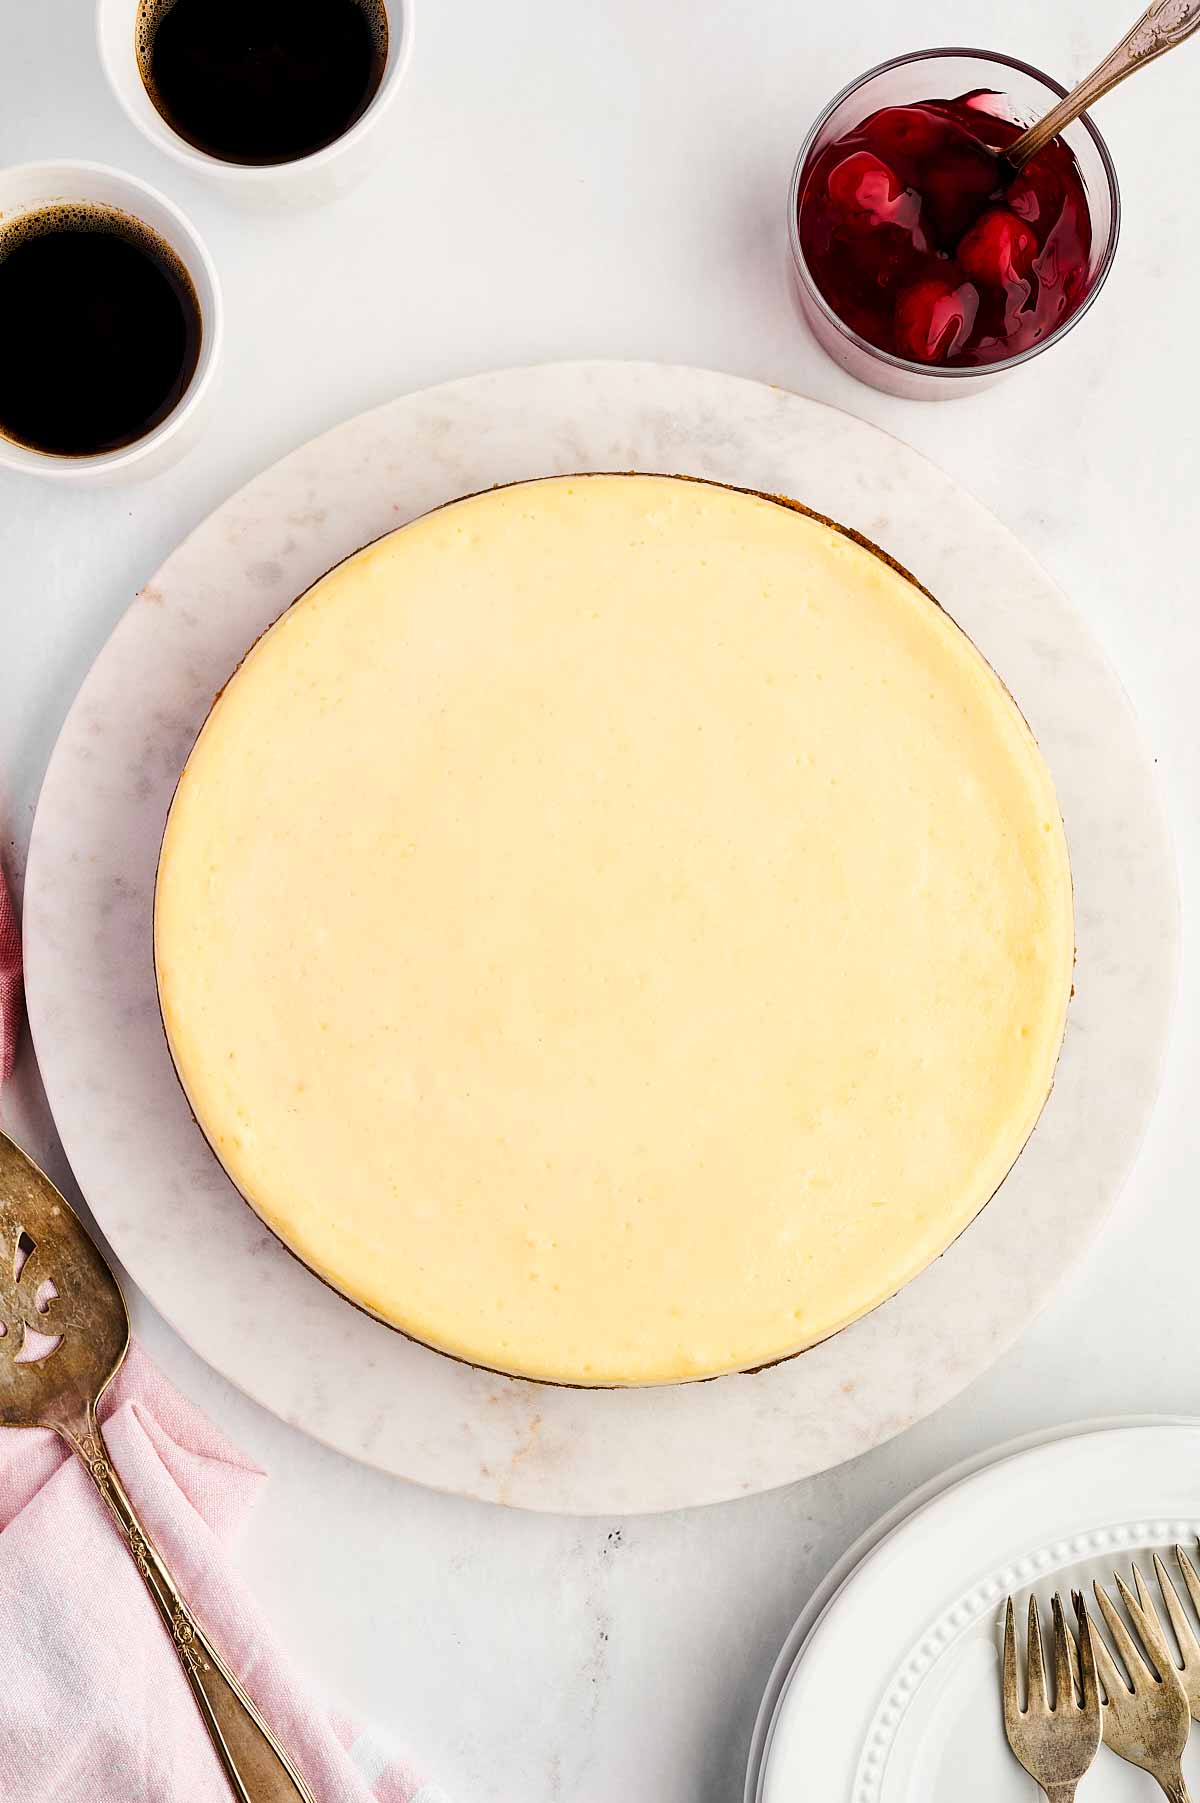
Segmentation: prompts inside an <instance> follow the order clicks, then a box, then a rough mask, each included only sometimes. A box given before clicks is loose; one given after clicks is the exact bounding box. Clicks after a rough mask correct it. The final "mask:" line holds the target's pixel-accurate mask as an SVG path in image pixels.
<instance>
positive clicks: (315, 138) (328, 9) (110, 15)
mask: <svg viewBox="0 0 1200 1803" xmlns="http://www.w3.org/2000/svg"><path fill="white" fill-rule="evenodd" d="M96 31H97V41H98V44H99V48H100V60H101V63H102V64H103V67H104V71H105V73H106V75H107V77H108V80H109V83H110V85H111V87H112V90H113V92H114V93H115V95H116V97H117V99H118V101H119V102H120V104H121V106H122V108H123V109H124V111H125V113H126V115H127V116H128V117H129V118H130V119H131V120H132V121H133V123H134V124H135V125H136V126H137V128H138V130H139V131H141V132H142V133H143V134H144V136H146V137H147V138H149V139H150V141H151V143H153V144H155V145H157V147H158V148H159V149H160V150H164V151H166V153H167V154H168V156H171V157H174V159H175V160H176V161H177V162H180V163H183V164H184V165H186V167H188V168H189V169H191V170H192V171H193V172H194V173H196V174H199V175H202V176H207V177H210V178H215V179H217V180H219V181H221V182H222V184H223V185H224V186H225V187H226V189H227V190H229V191H231V192H233V193H235V194H237V195H239V196H241V197H244V198H248V199H250V200H255V199H260V198H261V199H266V200H269V201H277V200H289V199H298V200H301V201H303V200H308V199H315V198H320V197H322V196H323V195H325V194H328V193H331V192H337V191H338V190H339V189H341V188H343V187H345V186H346V185H347V184H348V182H349V181H351V180H353V179H354V178H355V177H356V176H357V175H358V174H360V173H361V172H362V170H363V169H364V168H365V167H366V165H367V164H368V163H369V161H370V160H371V156H372V154H373V152H374V151H375V150H377V149H378V148H379V126H380V125H381V123H382V121H383V118H384V115H385V113H386V112H387V109H388V107H389V106H390V105H391V103H392V101H393V100H394V98H395V96H396V93H397V90H398V89H399V86H400V81H401V79H402V77H403V74H404V70H405V67H406V66H407V63H408V59H409V53H410V51H411V47H412V0H97V7H96Z"/></svg>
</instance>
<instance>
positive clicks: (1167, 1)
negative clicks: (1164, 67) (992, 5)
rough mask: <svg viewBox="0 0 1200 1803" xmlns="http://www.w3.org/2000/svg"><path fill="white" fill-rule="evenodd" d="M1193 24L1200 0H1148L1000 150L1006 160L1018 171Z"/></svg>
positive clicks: (1199, 15)
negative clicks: (1084, 72) (1100, 57)
mask: <svg viewBox="0 0 1200 1803" xmlns="http://www.w3.org/2000/svg"><path fill="white" fill-rule="evenodd" d="M1197 27H1200V0H1151V3H1150V5H1149V6H1148V7H1147V8H1146V10H1145V12H1144V13H1143V14H1142V16H1141V18H1140V19H1138V20H1137V22H1136V23H1135V24H1133V25H1131V26H1130V27H1129V30H1128V31H1127V32H1126V33H1125V36H1124V37H1123V38H1122V39H1121V42H1120V43H1119V44H1118V45H1117V47H1116V49H1115V50H1113V51H1110V53H1109V54H1108V56H1106V57H1105V59H1104V61H1103V62H1102V63H1101V64H1100V65H1099V66H1098V67H1097V68H1095V69H1093V70H1092V72H1091V74H1090V75H1088V76H1085V77H1084V79H1083V80H1082V81H1081V82H1080V83H1079V84H1078V86H1077V87H1074V88H1072V89H1071V92H1070V93H1069V94H1068V95H1066V97H1065V98H1064V99H1062V100H1060V101H1059V103H1058V105H1057V106H1056V107H1052V108H1051V109H1050V111H1049V112H1048V113H1047V114H1046V116H1045V118H1043V119H1039V120H1038V121H1037V124H1036V125H1031V126H1030V127H1029V130H1028V131H1025V132H1022V133H1021V136H1020V137H1019V138H1016V139H1014V141H1013V142H1012V143H1011V144H1010V145H1009V146H1008V148H1007V150H1006V151H1005V152H1004V156H1005V160H1006V161H1007V162H1009V163H1011V164H1012V165H1013V166H1014V168H1017V169H1020V168H1021V167H1022V165H1023V164H1025V163H1027V162H1028V161H1029V159H1030V157H1032V156H1036V155H1037V153H1038V151H1039V150H1044V149H1045V147H1046V145H1047V144H1048V143H1049V142H1050V140H1051V138H1056V137H1057V136H1058V134H1059V132H1060V131H1063V130H1064V129H1065V128H1066V127H1067V126H1068V125H1070V124H1071V122H1072V121H1073V120H1075V119H1078V117H1079V115H1080V113H1086V111H1087V109H1088V108H1089V107H1090V106H1094V105H1095V103H1096V101H1097V100H1100V99H1102V98H1103V96H1104V95H1105V94H1107V93H1108V92H1109V91H1110V89H1112V88H1115V87H1116V85H1117V83H1118V82H1119V81H1124V80H1125V77H1126V76H1127V75H1132V74H1133V73H1134V71H1135V70H1137V69H1142V68H1144V67H1145V66H1146V64H1147V63H1152V62H1153V61H1154V59H1155V57H1156V56H1162V55H1163V54H1164V53H1165V52H1166V51H1168V50H1174V48H1175V46H1176V45H1177V44H1182V43H1183V41H1184V39H1185V38H1190V37H1191V35H1192V33H1193V32H1194V31H1195V30H1196V29H1197Z"/></svg>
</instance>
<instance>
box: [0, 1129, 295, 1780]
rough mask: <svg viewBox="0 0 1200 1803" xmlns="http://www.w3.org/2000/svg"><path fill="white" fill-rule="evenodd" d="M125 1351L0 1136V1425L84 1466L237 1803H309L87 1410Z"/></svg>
mask: <svg viewBox="0 0 1200 1803" xmlns="http://www.w3.org/2000/svg"><path fill="white" fill-rule="evenodd" d="M128 1346H129V1316H128V1314H127V1313H126V1310H125V1298H124V1297H123V1296H122V1294H121V1291H120V1289H119V1287H118V1285H117V1280H116V1278H115V1277H114V1276H113V1274H112V1272H111V1271H110V1270H109V1268H108V1266H107V1264H106V1263H105V1261H104V1259H103V1258H102V1257H101V1255H100V1253H99V1251H98V1250H97V1248H96V1246H95V1245H94V1244H93V1242H92V1240H91V1239H90V1237H89V1235H88V1233H87V1231H86V1230H85V1228H84V1226H83V1223H82V1222H81V1221H80V1219H79V1217H78V1215H77V1214H76V1213H75V1211H74V1209H73V1208H72V1207H71V1206H70V1204H69V1203H68V1202H67V1201H66V1199H65V1198H64V1197H63V1196H61V1195H60V1194H59V1192H58V1191H57V1190H56V1189H55V1187H54V1185H53V1184H52V1183H51V1181H50V1179H49V1178H48V1177H47V1176H45V1175H44V1174H43V1172H41V1171H39V1169H38V1167H37V1166H36V1165H35V1164H34V1163H33V1162H32V1160H31V1159H28V1158H26V1156H25V1154H24V1153H23V1152H22V1151H20V1150H19V1149H18V1148H17V1147H16V1146H15V1145H14V1144H13V1142H12V1140H11V1139H9V1138H8V1137H7V1136H6V1135H5V1134H3V1133H0V1427H48V1428H52V1429H53V1431H54V1432H55V1433H56V1434H58V1435H59V1437H60V1438H61V1439H63V1440H65V1441H66V1443H67V1445H68V1446H69V1447H70V1449H71V1451H72V1452H73V1453H74V1454H75V1456H76V1457H77V1458H78V1459H79V1460H80V1461H81V1463H82V1464H83V1466H84V1468H85V1469H86V1471H87V1473H88V1476H89V1477H90V1478H91V1480H92V1482H93V1484H95V1486H96V1489H97V1490H98V1491H99V1492H100V1495H101V1497H102V1498H103V1499H104V1502H105V1503H106V1504H107V1506H108V1509H109V1512H110V1513H111V1515H112V1517H113V1520H114V1521H115V1522H116V1524H117V1527H118V1528H119V1529H120V1531H121V1533H122V1534H123V1535H124V1537H125V1540H126V1542H127V1544H128V1546H129V1551H130V1554H131V1555H132V1558H133V1561H134V1564H135V1565H136V1566H137V1568H138V1570H139V1572H140V1573H141V1574H142V1578H143V1580H144V1582H145V1585H146V1588H147V1590H148V1591H149V1592H150V1595H151V1596H152V1597H153V1598H154V1603H155V1606H156V1608H157V1609H158V1612H159V1614H160V1615H161V1617H162V1619H163V1624H164V1626H165V1627H166V1630H167V1633H168V1635H169V1636H170V1639H171V1643H172V1645H173V1646H174V1648H175V1651H176V1653H177V1654H178V1655H179V1661H180V1664H181V1665H182V1667H183V1670H184V1673H185V1674H186V1677H187V1680H188V1683H189V1684H190V1685H191V1688H192V1695H193V1696H194V1697H195V1699H196V1702H197V1704H198V1706H199V1709H200V1713H201V1715H202V1716H203V1718H204V1725H205V1727H206V1728H207V1729H208V1732H209V1736H210V1738H211V1740H212V1743H213V1746H214V1748H215V1749H216V1752H217V1756H218V1758H219V1759H220V1761H221V1764H222V1766H223V1768H224V1771H225V1776H226V1777H227V1779H228V1780H229V1785H230V1789H231V1790H232V1792H233V1795H234V1796H235V1797H236V1798H237V1803H313V1796H312V1792H311V1791H310V1790H309V1788H308V1786H307V1785H306V1784H305V1782H304V1780H303V1778H301V1776H300V1774H299V1773H298V1772H297V1770H296V1768H295V1766H294V1765H293V1764H292V1761H291V1759H290V1758H289V1757H288V1755H287V1753H286V1752H285V1751H284V1749H283V1748H282V1747H281V1746H280V1744H279V1742H278V1740H277V1739H276V1738H275V1736H274V1734H273V1733H272V1732H271V1730H270V1728H269V1727H268V1726H267V1724H266V1722H265V1721H264V1720H263V1718H262V1716H261V1715H260V1714H259V1712H258V1710H257V1709H256V1708H255V1706H254V1704H253V1703H252V1702H251V1700H250V1698H249V1697H248V1696H247V1695H246V1692H245V1691H244V1690H243V1689H242V1687H241V1685H240V1684H239V1683H238V1680H237V1679H236V1678H235V1677H234V1675H233V1673H232V1672H231V1671H230V1670H229V1667H228V1666H227V1665H226V1664H225V1662H224V1660H223V1659H222V1658H221V1656H220V1654H219V1653H218V1652H217V1650H216V1648H215V1647H214V1646H213V1644H212V1642H211V1641H210V1640H209V1638H208V1636H207V1634H206V1633H205V1632H204V1629H203V1628H202V1627H201V1625H200V1623H199V1622H198V1621H197V1620H196V1617H195V1616H194V1615H193V1614H192V1612H191V1610H190V1608H189V1607H188V1605H187V1604H186V1603H185V1602H184V1600H183V1598H182V1597H181V1596H180V1594H179V1591H178V1589H177V1588H176V1585H175V1581H174V1579H173V1578H172V1576H171V1574H170V1572H169V1571H168V1570H167V1566H166V1563H165V1561H164V1560H163V1557H162V1555H161V1553H160V1552H159V1551H158V1549H157V1547H156V1546H155V1545H154V1542H153V1541H152V1540H151V1538H150V1536H149V1534H148V1533H147V1532H146V1530H145V1528H144V1527H143V1526H142V1524H141V1522H140V1521H139V1520H138V1517H137V1515H136V1513H135V1511H134V1507H133V1504H132V1503H131V1502H130V1500H129V1498H128V1496H127V1495H126V1493H125V1488H124V1485H123V1484H122V1483H121V1480H120V1478H119V1477H118V1476H117V1473H116V1472H115V1470H114V1469H113V1466H112V1462H111V1461H110V1459H109V1457H108V1449H107V1448H106V1446H105V1444H104V1435H103V1433H102V1432H101V1430H100V1424H99V1422H98V1421H97V1419H96V1404H97V1403H98V1402H99V1400H100V1397H101V1395H102V1394H103V1392H104V1390H105V1389H106V1388H107V1386H108V1385H109V1383H111V1381H112V1379H113V1378H114V1377H115V1376H116V1374H117V1371H118V1370H119V1368H120V1365H121V1361H122V1359H123V1358H124V1357H125V1353H126V1350H127V1349H128ZM146 1707H147V1708H148V1709H149V1708H152V1707H153V1701H152V1699H151V1698H147V1699H146Z"/></svg>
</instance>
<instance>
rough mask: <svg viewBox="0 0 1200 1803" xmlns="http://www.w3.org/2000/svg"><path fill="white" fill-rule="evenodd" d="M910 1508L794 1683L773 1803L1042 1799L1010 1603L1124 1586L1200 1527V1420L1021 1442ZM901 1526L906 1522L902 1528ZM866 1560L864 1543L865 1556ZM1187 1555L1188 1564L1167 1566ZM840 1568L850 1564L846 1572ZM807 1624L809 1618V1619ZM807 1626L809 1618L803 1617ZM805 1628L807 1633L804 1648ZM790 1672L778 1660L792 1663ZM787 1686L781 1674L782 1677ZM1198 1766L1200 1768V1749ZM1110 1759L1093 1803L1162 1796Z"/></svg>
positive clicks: (1094, 1786) (765, 1799) (778, 1741)
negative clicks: (1005, 1698) (1026, 1744)
mask: <svg viewBox="0 0 1200 1803" xmlns="http://www.w3.org/2000/svg"><path fill="white" fill-rule="evenodd" d="M992 1457H993V1460H994V1462H991V1463H988V1464H987V1465H986V1466H985V1467H984V1468H983V1469H981V1470H975V1471H973V1472H969V1473H968V1474H967V1475H965V1476H964V1475H958V1476H957V1477H956V1476H955V1474H950V1475H949V1476H948V1477H947V1478H945V1479H942V1480H939V1484H945V1485H946V1486H947V1487H946V1488H941V1489H938V1491H937V1493H936V1494H935V1495H934V1496H933V1497H932V1499H931V1500H927V1501H925V1502H924V1503H923V1504H918V1505H917V1506H916V1507H915V1509H914V1510H913V1512H911V1513H907V1512H906V1511H907V1510H908V1509H909V1506H910V1505H909V1504H904V1505H901V1511H899V1513H901V1514H902V1515H903V1519H901V1520H900V1521H899V1522H898V1524H897V1523H896V1521H895V1516H896V1513H897V1512H893V1515H892V1516H891V1517H887V1518H885V1521H884V1522H883V1523H881V1524H880V1526H879V1527H878V1528H877V1529H875V1530H872V1533H871V1534H870V1535H868V1536H866V1542H867V1546H866V1550H865V1552H864V1553H863V1554H862V1556H861V1557H858V1558H857V1562H856V1563H855V1564H854V1566H853V1569H852V1570H851V1571H850V1572H849V1574H848V1575H844V1576H843V1577H842V1581H841V1583H840V1585H838V1586H837V1587H836V1588H835V1587H834V1584H835V1583H836V1577H834V1582H833V1583H830V1582H828V1581H827V1585H826V1586H825V1587H824V1591H825V1603H824V1607H823V1609H818V1608H817V1607H815V1606H814V1605H815V1604H816V1602H817V1599H814V1604H810V1607H809V1609H808V1611H806V1616H807V1618H808V1622H809V1628H808V1632H807V1634H806V1636H805V1637H804V1638H803V1642H802V1645H801V1647H800V1649H799V1651H798V1653H797V1655H796V1657H795V1659H794V1661H793V1662H792V1664H791V1666H790V1670H789V1671H788V1672H787V1674H786V1675H785V1677H784V1679H783V1683H782V1688H781V1693H780V1696H779V1700H778V1702H777V1704H776V1707H775V1712H774V1719H773V1721H772V1723H771V1727H770V1732H769V1734H768V1735H767V1736H766V1750H765V1757H764V1759H763V1762H762V1769H761V1773H760V1775H759V1778H758V1783H757V1790H756V1793H751V1792H750V1790H749V1786H748V1795H750V1794H757V1796H758V1798H759V1799H760V1803H803V1800H804V1799H805V1798H812V1799H814V1800H816V1799H820V1803H841V1800H843V1799H844V1800H845V1803H911V1800H912V1799H914V1798H918V1797H919V1798H920V1799H921V1800H922V1803H952V1800H954V1803H957V1800H958V1799H960V1798H961V1797H962V1796H963V1795H964V1792H965V1793H966V1794H967V1795H969V1796H970V1797H971V1799H972V1803H1004V1800H1005V1799H1007V1798H1014V1799H1019V1798H1022V1797H1031V1796H1036V1795H1037V1792H1036V1789H1034V1788H1033V1787H1031V1785H1030V1783H1029V1780H1028V1779H1027V1778H1026V1777H1025V1776H1024V1774H1023V1773H1022V1772H1021V1770H1020V1768H1019V1767H1018V1766H1017V1765H1016V1763H1015V1762H1014V1760H1013V1758H1012V1755H1011V1754H1010V1753H1009V1751H1008V1747H1007V1744H1006V1742H1005V1739H1004V1733H1003V1726H1002V1721H1001V1714H1000V1708H999V1657H1000V1648H1001V1628H1002V1614H1001V1611H1002V1609H1003V1603H1004V1598H1005V1597H1006V1596H1007V1595H1008V1594H1009V1593H1010V1592H1011V1593H1012V1594H1013V1596H1014V1597H1015V1598H1016V1599H1017V1602H1018V1605H1019V1606H1020V1607H1022V1608H1023V1606H1024V1604H1025V1602H1026V1600H1027V1598H1028V1596H1029V1595H1030V1593H1031V1592H1033V1593H1036V1594H1037V1596H1038V1598H1039V1600H1040V1601H1041V1603H1042V1605H1043V1612H1044V1614H1045V1615H1046V1617H1047V1618H1048V1615H1049V1599H1050V1597H1051V1595H1052V1593H1053V1592H1054V1591H1055V1590H1059V1591H1062V1592H1064V1593H1065V1592H1067V1591H1069V1590H1070V1589H1071V1588H1073V1587H1074V1588H1081V1589H1084V1590H1087V1589H1088V1588H1089V1587H1090V1585H1091V1581H1092V1579H1093V1578H1094V1577H1099V1578H1100V1579H1101V1581H1102V1582H1104V1583H1106V1584H1111V1578H1112V1574H1113V1571H1114V1569H1119V1570H1121V1571H1122V1572H1123V1573H1124V1574H1125V1575H1128V1567H1129V1565H1130V1563H1131V1561H1132V1560H1134V1559H1135V1558H1136V1559H1138V1560H1139V1561H1141V1562H1143V1563H1144V1564H1145V1565H1147V1566H1148V1564H1149V1556H1150V1553H1151V1552H1152V1551H1156V1550H1157V1551H1160V1552H1162V1553H1163V1554H1164V1556H1165V1555H1167V1554H1168V1553H1169V1551H1170V1549H1171V1548H1172V1547H1173V1546H1174V1545H1175V1543H1176V1542H1178V1541H1182V1542H1184V1543H1185V1544H1186V1543H1192V1548H1193V1551H1194V1543H1195V1541H1196V1538H1197V1534H1198V1533H1200V1482H1198V1480H1197V1476H1196V1473H1197V1471H1200V1421H1195V1420H1188V1421H1168V1422H1162V1421H1159V1422H1151V1423H1132V1424H1131V1423H1122V1424H1120V1425H1118V1426H1114V1427H1108V1428H1103V1429H1099V1430H1086V1431H1081V1432H1074V1433H1072V1434H1070V1436H1069V1437H1067V1438H1056V1439H1054V1440H1051V1441H1049V1442H1046V1443H1042V1444H1039V1445H1035V1446H1032V1447H1025V1448H1024V1449H1022V1450H1018V1451H1012V1450H1008V1451H1004V1450H1002V1452H1001V1453H1000V1454H999V1455H992ZM889 1523H891V1524H892V1525H890V1526H889ZM855 1551H856V1553H857V1552H858V1549H855ZM1168 1562H1169V1563H1172V1564H1173V1561H1170V1560H1169V1561H1168ZM831 1575H833V1574H831ZM802 1619H803V1618H802ZM799 1625H800V1624H798V1627H799ZM794 1638H795V1635H794V1634H793V1637H792V1639H793V1640H794ZM777 1671H778V1668H777ZM773 1682H775V1680H773ZM1185 1770H1187V1771H1188V1772H1189V1773H1190V1774H1192V1775H1195V1776H1200V1745H1198V1746H1195V1747H1192V1748H1191V1749H1190V1750H1189V1754H1188V1758H1187V1762H1186V1763H1185ZM1146 1783H1147V1781H1146V1779H1145V1778H1144V1776H1143V1775H1141V1774H1139V1773H1138V1772H1136V1771H1134V1770H1132V1769H1131V1768H1129V1767H1127V1766H1125V1765H1123V1764H1122V1763H1121V1762H1120V1761H1119V1760H1117V1759H1115V1758H1113V1757H1112V1756H1111V1755H1110V1754H1108V1753H1107V1752H1102V1753H1101V1755H1100V1757H1099V1759H1098V1760H1097V1763H1096V1765H1095V1767H1094V1768H1093V1770H1092V1772H1091V1773H1089V1776H1088V1780H1087V1784H1088V1791H1087V1795H1088V1797H1089V1799H1092V1800H1093V1803H1106V1799H1111V1800H1112V1803H1120V1800H1127V1799H1132V1798H1134V1797H1137V1796H1141V1795H1144V1794H1145V1787H1146Z"/></svg>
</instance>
